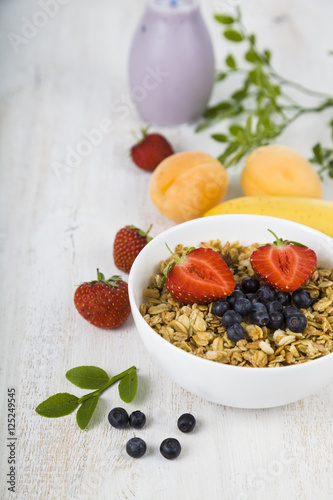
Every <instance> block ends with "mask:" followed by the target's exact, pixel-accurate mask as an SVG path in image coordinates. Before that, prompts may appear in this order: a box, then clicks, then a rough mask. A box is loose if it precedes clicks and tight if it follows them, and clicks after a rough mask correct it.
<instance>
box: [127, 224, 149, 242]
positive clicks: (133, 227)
mask: <svg viewBox="0 0 333 500" xmlns="http://www.w3.org/2000/svg"><path fill="white" fill-rule="evenodd" d="M127 227H129V228H131V229H136V230H137V232H138V234H139V236H142V237H143V238H146V240H147V243H149V242H150V241H151V240H152V239H153V237H152V236H149V234H148V233H149V232H150V230H151V228H152V227H153V225H152V224H150V226H149V227H148V229H147V231H143V230H142V229H139V228H138V227H136V226H133V225H131V226H127Z"/></svg>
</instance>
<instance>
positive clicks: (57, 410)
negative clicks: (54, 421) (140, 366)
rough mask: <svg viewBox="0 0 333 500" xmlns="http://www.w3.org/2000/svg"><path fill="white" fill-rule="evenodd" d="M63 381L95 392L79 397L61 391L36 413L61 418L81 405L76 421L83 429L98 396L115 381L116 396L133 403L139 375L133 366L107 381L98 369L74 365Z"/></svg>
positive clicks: (104, 374)
mask: <svg viewBox="0 0 333 500" xmlns="http://www.w3.org/2000/svg"><path fill="white" fill-rule="evenodd" d="M66 378H67V380H69V381H70V382H71V383H72V384H74V385H76V386H77V387H80V388H81V389H95V390H94V391H92V392H90V393H88V394H85V395H84V396H81V397H80V398H78V397H77V396H74V395H73V394H69V393H68V392H60V393H57V394H54V395H53V396H50V397H49V398H48V399H46V400H45V401H43V402H42V403H40V404H39V405H38V406H37V408H36V412H37V413H38V414H39V415H41V416H43V417H48V418H58V417H64V416H65V415H69V414H70V413H73V411H75V410H76V409H77V408H78V406H79V405H81V406H80V407H79V409H78V411H77V414H76V422H77V424H78V426H79V427H80V429H82V430H83V429H85V428H86V427H87V425H88V424H89V422H90V420H91V417H92V416H93V414H94V411H95V409H96V406H97V403H98V400H99V396H100V395H101V393H102V392H103V391H105V389H107V388H108V387H110V386H111V385H112V384H114V383H115V382H118V380H120V382H119V386H118V390H119V396H120V398H121V399H122V400H123V401H124V402H125V403H130V402H131V401H133V399H134V397H135V395H136V391H137V387H138V376H137V371H136V368H135V366H131V368H128V369H127V370H125V371H123V372H121V373H119V374H118V375H114V376H113V377H111V378H109V376H108V374H107V373H106V371H104V370H103V369H102V368H98V367H97V366H77V367H76V368H72V369H71V370H68V372H67V373H66Z"/></svg>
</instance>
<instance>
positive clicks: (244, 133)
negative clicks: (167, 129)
mask: <svg viewBox="0 0 333 500" xmlns="http://www.w3.org/2000/svg"><path fill="white" fill-rule="evenodd" d="M215 19H216V21H217V22H219V23H221V24H222V25H223V26H224V31H223V35H224V37H225V38H226V39H227V40H229V41H231V42H234V43H244V44H246V50H245V53H244V59H245V62H246V63H247V64H249V66H248V68H243V67H241V66H240V65H239V64H238V62H237V60H236V58H235V57H234V55H233V54H228V55H227V57H226V59H225V64H226V67H227V69H226V70H225V71H222V72H219V73H218V74H217V81H222V80H225V79H226V78H229V77H232V76H234V75H236V74H237V75H241V76H242V77H243V81H242V83H241V85H240V87H239V88H238V89H236V90H235V91H234V92H233V93H232V94H231V96H230V98H229V99H228V100H225V101H221V102H218V103H217V104H215V105H214V106H211V107H208V108H207V109H206V110H205V112H204V116H203V120H202V122H201V123H199V125H198V126H197V128H196V131H197V132H199V131H202V130H205V129H207V128H208V127H210V126H212V125H215V124H216V123H220V122H225V121H226V120H227V121H228V123H229V127H228V132H227V133H215V134H212V138H213V139H215V140H216V141H218V142H221V143H225V149H224V151H223V152H222V154H221V155H220V156H219V158H218V159H219V160H220V161H221V163H223V165H224V166H225V167H230V166H231V165H234V164H236V163H238V162H239V161H240V160H241V158H243V157H244V156H245V155H247V154H248V153H249V152H251V151H252V150H253V149H255V148H257V147H259V146H263V145H267V144H269V143H270V142H271V141H272V140H273V139H275V138H276V137H278V136H279V135H280V134H281V133H282V132H283V131H284V130H285V129H286V128H287V127H288V126H289V125H290V124H291V123H292V122H294V121H295V120H296V119H297V118H299V117H300V116H302V115H304V114H307V113H319V112H321V111H323V110H325V109H327V108H331V107H333V96H330V95H328V94H326V93H324V92H317V91H314V90H311V89H308V88H306V87H304V86H303V85H301V84H299V83H296V82H293V81H290V80H287V79H286V78H283V77H282V76H280V75H279V74H278V73H277V72H276V71H275V70H274V68H273V67H272V64H271V51H269V50H263V51H260V50H259V49H258V47H257V43H256V36H255V35H254V34H252V33H250V34H249V33H248V32H247V30H246V28H245V26H244V25H243V22H242V16H241V11H240V9H239V8H237V9H236V15H235V16H229V15H221V14H217V15H215ZM288 87H293V88H295V89H297V90H298V91H299V92H300V93H302V94H306V95H309V96H312V97H315V98H316V99H317V103H316V104H315V105H313V106H309V107H305V106H303V105H302V104H300V103H299V102H298V101H297V100H296V99H295V98H293V97H291V96H290V95H289V94H288V92H287V89H288ZM234 119H236V120H237V121H236V120H235V121H234V122H233V120H234ZM230 121H231V124H230ZM331 126H332V122H331ZM315 148H316V149H315ZM313 154H314V163H316V164H317V165H319V167H320V170H319V173H320V174H322V173H323V172H324V171H328V173H329V175H330V176H331V177H333V163H332V158H333V150H332V149H327V148H324V147H323V146H321V145H318V144H317V145H316V146H314V148H313Z"/></svg>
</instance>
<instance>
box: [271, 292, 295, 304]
mask: <svg viewBox="0 0 333 500" xmlns="http://www.w3.org/2000/svg"><path fill="white" fill-rule="evenodd" d="M274 300H278V301H279V302H281V304H282V305H283V306H289V304H290V303H291V295H290V293H288V292H281V291H280V290H278V291H277V292H276V294H275V299H274Z"/></svg>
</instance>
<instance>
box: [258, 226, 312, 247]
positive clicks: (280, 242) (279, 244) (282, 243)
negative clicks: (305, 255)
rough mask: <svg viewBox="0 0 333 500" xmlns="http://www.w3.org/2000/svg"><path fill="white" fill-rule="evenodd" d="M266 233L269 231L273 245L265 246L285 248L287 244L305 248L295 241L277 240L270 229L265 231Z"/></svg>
mask: <svg viewBox="0 0 333 500" xmlns="http://www.w3.org/2000/svg"><path fill="white" fill-rule="evenodd" d="M267 231H269V232H270V233H271V234H272V235H273V236H274V238H275V241H273V243H267V245H274V246H275V247H282V246H286V245H289V244H292V245H296V246H299V247H305V246H306V245H303V243H298V242H297V241H290V240H283V239H282V238H278V237H277V236H276V234H275V233H274V232H273V231H272V230H271V229H267Z"/></svg>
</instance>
